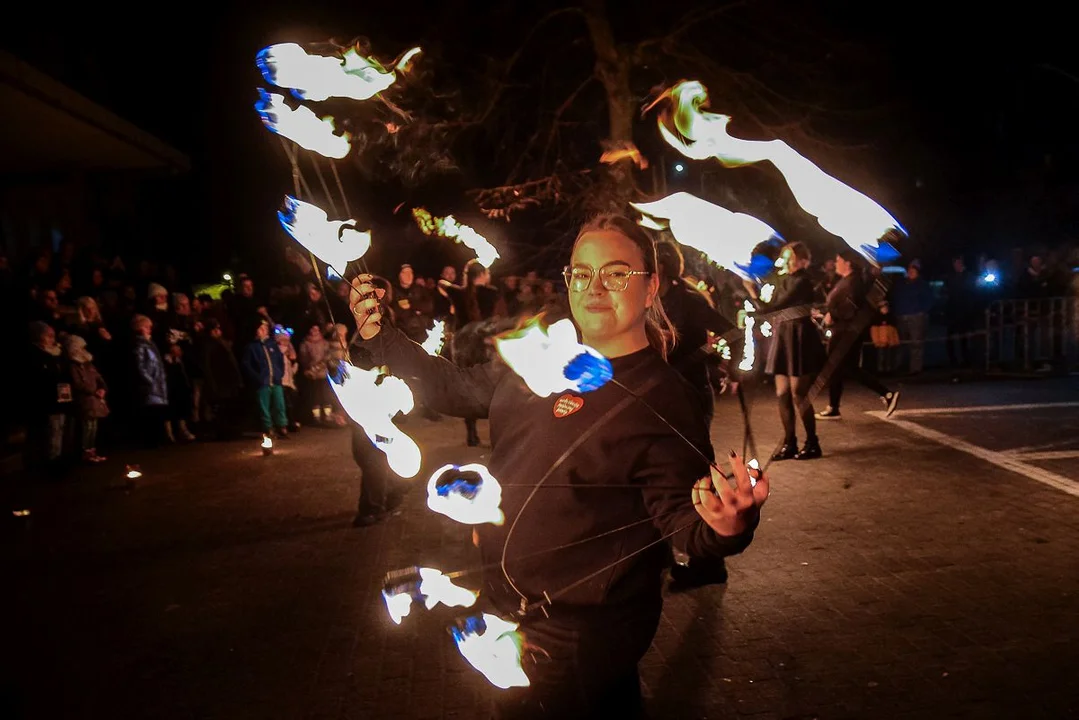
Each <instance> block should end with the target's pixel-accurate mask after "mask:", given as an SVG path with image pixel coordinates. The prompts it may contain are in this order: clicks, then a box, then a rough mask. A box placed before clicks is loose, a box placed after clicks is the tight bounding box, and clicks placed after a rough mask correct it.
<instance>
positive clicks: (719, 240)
mask: <svg viewBox="0 0 1079 720" xmlns="http://www.w3.org/2000/svg"><path fill="white" fill-rule="evenodd" d="M630 205H631V206H632V207H634V208H636V209H637V210H638V211H639V212H641V213H642V214H643V215H644V217H643V218H642V219H641V224H642V225H644V226H645V227H649V228H652V229H655V230H666V229H668V228H669V229H670V231H671V234H672V235H674V239H675V240H677V241H678V242H679V243H681V244H682V245H686V246H687V247H691V248H694V249H695V250H699V251H701V252H702V253H704V254H705V255H706V256H708V259H709V260H711V261H712V262H714V263H715V264H716V265H718V266H720V267H722V268H726V269H727V270H730V271H731V272H734V273H737V274H738V275H740V276H741V277H743V278H748V277H749V276H748V275H747V274H746V273H745V272H744V271H743V270H741V269H739V267H738V263H746V262H748V261H749V259H750V257H751V256H752V254H753V249H754V248H755V247H757V245H759V244H760V243H762V242H766V241H767V240H769V239H771V238H772V237H773V236H775V235H776V231H775V230H773V229H772V228H771V227H769V226H768V224H767V223H765V222H763V221H761V220H758V219H757V218H755V217H753V216H752V215H746V214H745V213H738V212H731V211H730V210H728V209H727V208H725V207H720V206H719V205H716V204H715V203H710V202H708V201H707V200H701V199H700V198H699V197H697V196H695V195H692V194H690V193H687V192H677V193H674V194H673V195H668V196H667V197H665V198H662V199H660V200H656V201H655V202H650V203H630Z"/></svg>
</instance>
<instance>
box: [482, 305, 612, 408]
mask: <svg viewBox="0 0 1079 720" xmlns="http://www.w3.org/2000/svg"><path fill="white" fill-rule="evenodd" d="M495 348H496V349H497V350H498V353H499V355H501V356H502V359H503V360H505V361H506V364H507V365H509V366H510V368H511V369H512V370H513V371H514V372H515V373H517V374H518V375H520V376H521V378H522V379H523V380H524V381H525V384H526V385H528V387H529V389H530V390H531V391H532V392H534V393H536V395H539V396H540V397H547V396H548V395H553V394H554V393H559V392H564V391H566V390H572V391H574V392H587V391H588V390H591V389H595V388H593V387H590V386H588V385H584V384H582V383H580V382H578V381H576V380H570V379H569V378H567V377H566V368H567V367H568V366H569V364H570V362H571V361H575V360H577V359H578V358H580V356H581V355H582V354H586V355H588V356H590V357H591V358H592V359H594V360H596V361H597V363H600V364H601V365H602V363H607V365H608V366H609V365H610V363H609V361H607V359H606V358H604V357H603V355H601V354H599V353H598V352H597V351H595V350H593V349H592V348H590V347H588V346H587V345H582V344H581V343H579V342H578V341H577V328H575V327H574V325H573V321H572V320H570V319H569V318H565V319H563V320H559V321H558V322H556V323H554V324H553V325H551V326H550V327H548V328H547V332H544V331H543V329H542V328H541V327H540V326H539V324H538V323H534V324H532V325H529V326H528V327H527V328H526V329H525V330H524V331H523V332H522V333H521V334H519V335H518V336H517V337H505V338H497V339H496V340H495ZM608 379H609V376H608ZM601 384H602V383H601Z"/></svg>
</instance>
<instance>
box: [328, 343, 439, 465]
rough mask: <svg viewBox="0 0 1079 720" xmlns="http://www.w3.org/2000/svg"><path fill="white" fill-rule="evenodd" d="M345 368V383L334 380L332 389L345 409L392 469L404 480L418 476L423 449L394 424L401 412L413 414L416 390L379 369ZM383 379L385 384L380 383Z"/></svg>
mask: <svg viewBox="0 0 1079 720" xmlns="http://www.w3.org/2000/svg"><path fill="white" fill-rule="evenodd" d="M342 366H343V369H342V372H341V375H342V380H343V382H342V383H341V384H338V383H337V382H335V381H334V380H333V378H330V387H331V388H333V391H334V394H336V395H337V399H338V400H339V401H340V402H341V407H343V408H344V409H345V412H346V413H348V416H349V417H350V418H352V420H353V421H354V422H356V423H357V424H358V425H360V427H362V428H363V430H364V432H365V433H367V437H369V438H370V439H371V442H373V443H374V444H375V447H377V448H378V449H379V450H381V451H382V452H384V453H386V460H387V461H388V462H389V465H390V469H391V470H393V471H394V472H395V473H397V474H398V475H400V476H401V477H403V478H411V477H415V475H416V473H418V472H419V471H420V465H421V464H422V457H421V455H420V448H419V446H418V445H417V444H416V442H415V441H414V440H413V439H412V438H411V437H409V436H408V434H407V433H405V431H404V430H402V429H401V428H399V427H397V426H396V425H394V424H393V422H392V420H393V417H394V416H395V415H396V414H397V413H398V412H402V413H405V414H406V415H407V414H408V413H410V412H412V407H413V403H414V402H415V401H414V398H413V397H412V390H410V389H409V387H408V385H406V384H405V381H404V380H402V379H401V378H399V377H394V376H393V375H385V376H382V373H381V372H380V371H379V369H378V368H372V369H370V370H360V369H359V368H358V367H356V366H354V365H351V364H349V363H342ZM379 377H382V380H381V382H376V381H378V379H379Z"/></svg>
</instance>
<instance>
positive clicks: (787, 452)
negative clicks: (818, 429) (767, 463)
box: [772, 440, 798, 460]
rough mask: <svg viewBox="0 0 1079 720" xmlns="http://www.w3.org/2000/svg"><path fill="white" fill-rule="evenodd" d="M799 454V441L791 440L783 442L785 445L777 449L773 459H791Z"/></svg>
mask: <svg viewBox="0 0 1079 720" xmlns="http://www.w3.org/2000/svg"><path fill="white" fill-rule="evenodd" d="M797 455H798V441H797V440H791V441H790V442H785V443H783V447H781V448H779V449H778V450H776V451H775V454H773V455H772V460H790V459H791V458H793V457H796V456H797Z"/></svg>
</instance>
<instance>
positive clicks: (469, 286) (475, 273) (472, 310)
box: [464, 258, 487, 323]
mask: <svg viewBox="0 0 1079 720" xmlns="http://www.w3.org/2000/svg"><path fill="white" fill-rule="evenodd" d="M485 272H487V268H485V267H484V266H483V264H482V263H480V261H479V260H478V259H476V258H472V259H471V260H469V261H468V262H466V263H465V269H464V275H465V322H466V323H470V322H479V321H480V320H483V311H482V310H480V299H479V295H478V292H477V290H476V278H478V277H479V276H480V275H483V274H484V273H485Z"/></svg>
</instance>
